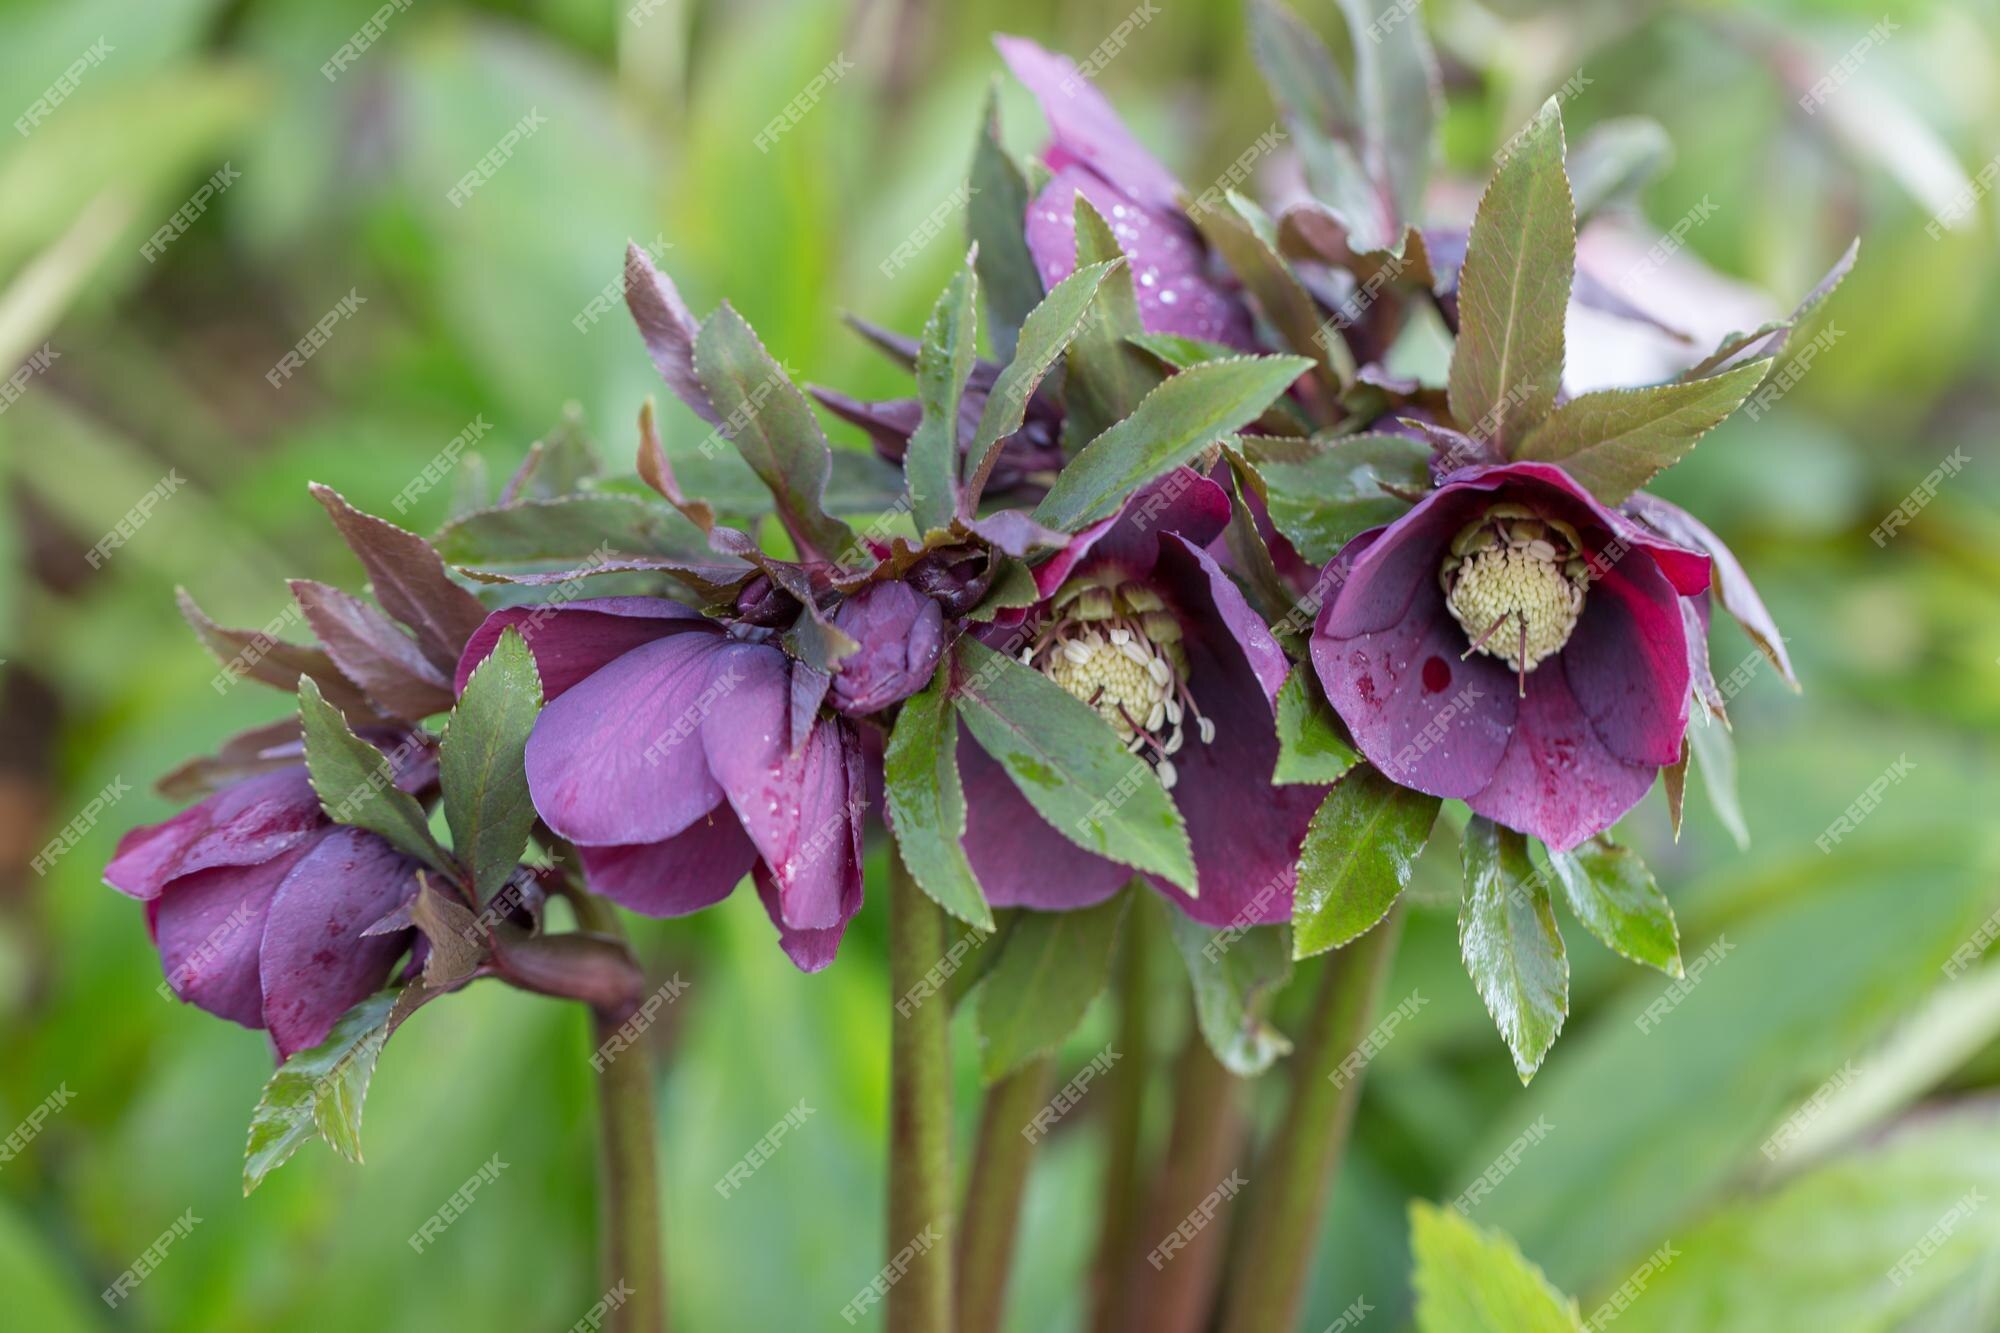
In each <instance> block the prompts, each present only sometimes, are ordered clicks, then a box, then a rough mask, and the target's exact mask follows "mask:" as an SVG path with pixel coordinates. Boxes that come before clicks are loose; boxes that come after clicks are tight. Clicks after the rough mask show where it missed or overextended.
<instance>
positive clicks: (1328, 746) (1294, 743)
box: [1271, 663, 1361, 783]
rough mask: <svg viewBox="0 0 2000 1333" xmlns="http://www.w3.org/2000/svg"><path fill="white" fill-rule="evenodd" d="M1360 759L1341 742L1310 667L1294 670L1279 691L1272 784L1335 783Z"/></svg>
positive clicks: (1328, 705) (1338, 732)
mask: <svg viewBox="0 0 2000 1333" xmlns="http://www.w3.org/2000/svg"><path fill="white" fill-rule="evenodd" d="M1360 758H1361V756H1360V755H1358V754H1356V753H1355V752H1354V747H1352V746H1350V745H1349V744H1348V743H1347V742H1346V741H1345V740H1344V739H1342V737H1341V734H1340V727H1339V724H1338V722H1337V720H1336V718H1335V715H1334V711H1333V705H1332V704H1330V703H1328V702H1327V699H1326V693H1325V691H1323V690H1322V689H1321V688H1320V684H1319V677H1318V675H1317V674H1316V673H1315V672H1314V671H1313V668H1312V665H1311V663H1303V664H1301V665H1299V666H1296V667H1293V668H1292V674H1291V675H1289V676H1287V677H1285V683H1284V685H1283V686H1281V687H1280V688H1279V690H1278V763H1277V767H1276V769H1275V771H1273V772H1272V774H1271V781H1272V782H1274V783H1293V782H1308V783H1311V782H1333V781H1335V780H1337V779H1338V778H1339V777H1340V775H1341V774H1343V773H1345V772H1346V771H1347V770H1348V769H1350V768H1352V767H1354V765H1355V764H1356V763H1357V762H1359V760H1360Z"/></svg>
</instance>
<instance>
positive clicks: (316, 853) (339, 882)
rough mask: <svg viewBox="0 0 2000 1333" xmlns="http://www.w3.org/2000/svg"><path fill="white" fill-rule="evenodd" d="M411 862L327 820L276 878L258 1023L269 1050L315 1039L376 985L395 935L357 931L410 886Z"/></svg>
mask: <svg viewBox="0 0 2000 1333" xmlns="http://www.w3.org/2000/svg"><path fill="white" fill-rule="evenodd" d="M415 874H416V864H415V862H413V861H411V860H410V859H409V858H408V857H405V856H404V855H403V854H402V853H400V852H398V851H397V850H396V849H395V848H393V847H391V846H390V845H389V844H388V843H386V842H384V841H382V840H381V839H380V838H378V837H376V836H374V835H373V834H371V833H363V832H362V831H361V830H359V829H351V828H336V829H334V830H333V831H332V832H331V833H329V834H327V835H326V837H324V838H322V839H321V840H320V842H319V844H318V845H317V846H316V847H314V848H313V849H312V850H311V851H310V852H308V853H307V854H306V855H305V856H304V857H302V858H300V860H299V863H298V864H297V865H295V866H293V867H292V871H291V873H290V874H288V875H286V876H285V879H284V882H283V883H282V884H280V885H279V886H278V891H277V893H276V894H275V895H274V896H273V897H272V899H271V908H270V914H269V917H268V918H267V920H266V921H265V924H264V941H263V947H262V950H261V952H260V954H259V976H260V978H261V980H262V983H263V988H264V1026H265V1027H266V1028H268V1029H269V1030H270V1033H271V1040H272V1042H273V1043H274V1044H276V1046H277V1048H278V1055H279V1057H280V1058H281V1059H282V1058H286V1057H289V1056H290V1055H291V1054H292V1053H293V1052H294V1051H302V1050H305V1049H307V1048H309V1047H312V1046H317V1045H318V1044H319V1043H320V1042H321V1041H323V1040H325V1038H326V1034H327V1032H328V1031H329V1030H331V1029H332V1027H333V1025H334V1023H335V1022H336V1021H338V1020H339V1018H340V1016H341V1015H342V1014H344V1013H346V1012H347V1011H348V1010H349V1009H352V1008H353V1007H354V1006H355V1005H357V1004H359V1003H360V1002H361V1001H362V1000H365V999H367V998H368V997H369V996H370V995H372V994H374V993H375V992H376V991H378V990H380V989H381V988H382V985H383V983H384V982H386V981H387V980H388V979H389V969H390V968H391V967H393V966H394V965H395V962H396V959H397V958H399V957H401V956H402V954H403V951H404V950H405V949H407V948H408V947H409V944H410V938H409V936H408V935H405V934H400V933H399V934H395V935H375V936H363V935H362V933H361V932H362V931H363V930H364V929H366V928H367V926H368V925H369V923H371V922H373V921H375V920H377V919H379V918H380V917H381V916H382V915H383V914H384V913H385V912H388V911H389V910H390V909H392V908H393V907H395V906H396V904H397V903H400V902H402V901H403V900H404V899H405V898H407V897H408V896H409V895H410V894H411V893H412V892H413V891H414V889H415V887H416V879H415Z"/></svg>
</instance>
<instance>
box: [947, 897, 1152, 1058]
mask: <svg viewBox="0 0 2000 1333" xmlns="http://www.w3.org/2000/svg"><path fill="white" fill-rule="evenodd" d="M1131 896H1132V895H1131V893H1130V892H1129V891H1127V892H1120V893H1116V894H1114V895H1112V896H1111V897H1110V898H1107V899H1105V900H1104V901H1103V902H1101V903H1098V904H1097V905H1096V906H1094V907H1085V908H1081V909H1079V910H1076V911H1070V912H1030V911H1023V912H1019V913H1017V914H1016V915H1015V917H1014V920H1013V923H1012V925H1011V926H1010V927H1009V928H1008V931H1007V933H1006V935H1005V936H1004V937H1002V938H1001V939H1000V940H997V941H995V942H994V943H993V944H991V945H989V946H988V947H989V948H991V949H996V950H998V951H999V952H998V953H997V954H996V955H995V957H994V958H993V959H992V961H991V963H990V964H989V966H988V967H987V970H986V975H985V977H984V979H983V980H981V982H980V983H979V1002H978V1006H977V1010H978V1013H977V1023H978V1029H979V1069H980V1073H981V1074H982V1075H983V1076H984V1077H985V1080H986V1081H987V1082H988V1083H993V1082H997V1081H998V1080H1000V1079H1003V1078H1005V1077H1006V1076H1007V1075H1009V1074H1011V1073H1013V1072H1014V1071H1015V1070H1016V1069H1019V1068H1020V1067H1021V1066H1022V1065H1024V1064H1026V1063H1027V1062H1028V1061H1030V1060H1032V1059H1034V1058H1035V1057H1036V1056H1038V1055H1041V1054H1043V1053H1045V1052H1047V1051H1052V1050H1054V1049H1055V1048H1056V1047H1057V1046H1059V1045H1061V1044H1062V1042H1063V1040H1064V1039H1065V1038H1067V1037H1068V1036H1069V1034H1070V1033H1072V1032H1074V1031H1075V1030H1076V1025H1077V1024H1078V1023H1080V1022H1082V1021H1083V1015H1084V1012H1085V1011H1086V1010H1088V1009H1089V1008H1090V1002H1091V1001H1092V1000H1094V999H1096V998H1097V996H1098V994H1099V993H1100V992H1102V991H1103V989H1104V984H1105V982H1106V981H1107V980H1109V979H1110V975H1111V955H1112V951H1113V949H1114V948H1115V946H1116V945H1117V943H1118V926H1119V923H1120V922H1121V921H1123V920H1124V918H1125V911H1126V907H1127V905H1128V904H1129V903H1130V901H1131ZM1121 1054H1123V1052H1121Z"/></svg>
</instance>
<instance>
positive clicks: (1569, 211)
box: [1448, 97, 1576, 453]
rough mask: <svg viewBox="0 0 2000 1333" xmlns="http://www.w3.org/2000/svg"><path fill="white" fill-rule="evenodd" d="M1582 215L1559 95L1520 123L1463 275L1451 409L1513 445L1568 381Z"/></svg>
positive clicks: (1476, 219) (1481, 432)
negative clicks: (1566, 159)
mask: <svg viewBox="0 0 2000 1333" xmlns="http://www.w3.org/2000/svg"><path fill="white" fill-rule="evenodd" d="M1575 270H1576V216H1575V211H1574V209H1573V207H1572V205H1571V202H1570V194H1569V180H1568V178H1567V177H1565V176H1564V175H1563V131H1562V116H1561V113H1560V112H1559V111H1558V110H1557V104H1556V99H1555V98H1553V97H1552V98H1550V99H1549V100H1548V101H1547V102H1546V103H1544V104H1543V106H1542V109H1541V111H1540V112H1539V113H1538V114H1537V115H1536V117H1535V119H1534V120H1533V121H1532V122H1530V123H1529V125H1528V127H1527V129H1525V130H1524V131H1522V132H1521V134H1520V136H1519V137H1518V140H1517V142H1516V143H1515V144H1514V145H1513V148H1512V151H1511V152H1509V153H1508V154H1507V155H1506V156H1505V158H1504V159H1503V160H1502V162H1501V164H1500V167H1499V169H1498V170H1497V171H1495V172H1494V173H1493V179H1492V181H1491V182H1490V183H1489V184H1488V185H1487V187H1486V193H1485V194H1483V195H1481V196H1480V199H1479V208H1478V211H1477V212H1475V213H1474V214H1473V219H1472V231H1471V234H1470V236H1469V237H1468V239H1467V241H1466V251H1465V263H1464V265H1463V266H1462V268H1461V269H1460V271H1459V282H1458V344H1457V346H1456V348H1455V349H1454V350H1453V352H1452V358H1451V377H1450V381H1449V385H1448V387H1449V389H1450V394H1451V411H1452V415H1453V416H1454V417H1456V418H1457V419H1458V424H1459V426H1460V427H1461V428H1462V429H1463V430H1465V432H1466V433H1467V434H1469V435H1472V436H1474V437H1476V438H1479V439H1485V440H1491V441H1493V442H1494V443H1495V444H1496V445H1498V446H1499V447H1500V449H1501V450H1502V452H1503V453H1511V451H1512V450H1513V448H1514V446H1515V445H1516V444H1517V443H1519V441H1520V440H1521V438H1522V437H1523V436H1525V435H1526V434H1527V432H1528V429H1529V428H1530V427H1532V426H1533V425H1535V423H1537V422H1539V421H1540V420H1541V419H1542V418H1543V417H1545V416H1547V415H1548V413H1549V409H1550V407H1551V406H1553V405H1554V403H1555V400H1556V391H1557V390H1558V389H1559V388H1560V387H1561V386H1562V372H1563V319H1564V316H1565V315H1566V313H1567V311H1568V309H1569V289H1570V280H1571V277H1572V275H1573V274H1574V272H1575Z"/></svg>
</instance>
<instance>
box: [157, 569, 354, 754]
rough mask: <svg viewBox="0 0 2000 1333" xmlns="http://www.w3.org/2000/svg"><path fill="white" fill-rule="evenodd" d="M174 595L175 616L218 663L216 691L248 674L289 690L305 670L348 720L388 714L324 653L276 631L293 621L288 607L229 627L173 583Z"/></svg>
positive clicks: (259, 681)
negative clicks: (261, 623) (248, 625)
mask: <svg viewBox="0 0 2000 1333" xmlns="http://www.w3.org/2000/svg"><path fill="white" fill-rule="evenodd" d="M174 598H175V601H176V603H177V604H178V605H179V606H180V611H181V618H182V619H184V620H186V621H187V623H188V626H189V628H191V629H192V630H194V633H195V637H196V638H197V639H200V640H201V644H202V647H204V648H206V649H208V651H209V652H210V653H211V654H213V655H214V657H215V660H216V661H218V662H220V663H221V664H222V670H221V671H219V672H217V673H216V676H215V680H214V681H213V682H212V683H213V684H214V687H215V692H216V693H217V694H221V693H223V692H224V691H225V690H227V689H228V688H229V686H230V685H232V684H234V683H235V682H236V681H238V680H254V681H256V682H257V683H258V684H260V685H269V686H271V687H272V688H273V689H279V690H283V691H285V692H286V693H287V694H290V693H292V692H293V691H295V690H296V689H297V688H298V683H299V677H300V676H309V677H311V678H312V679H313V681H314V682H315V683H317V684H318V685H319V687H320V692H321V693H322V694H324V695H325V696H326V699H327V702H328V703H330V704H332V705H333V706H334V707H335V708H338V709H339V710H340V711H341V712H342V713H343V714H345V715H346V717H347V720H348V723H349V724H350V725H352V726H357V727H365V726H371V725H376V724H380V723H384V722H388V721H390V720H391V719H389V718H387V717H385V716H384V715H383V714H382V713H381V712H379V711H378V710H377V709H376V707H375V705H374V704H372V703H370V702H369V701H368V698H367V696H366V695H364V694H363V693H362V692H361V689H360V687H359V686H357V685H355V683H354V682H353V681H351V680H349V679H348V678H347V677H346V676H344V675H342V674H341V673H340V668H339V667H337V666H335V665H334V664H333V659H332V658H331V657H329V656H327V655H326V653H324V652H323V651H321V650H320V649H318V648H307V647H302V646H300V645H299V644H295V643H291V642H288V641H287V640H285V639H282V638H280V637H279V633H280V630H281V629H282V627H283V626H284V625H286V624H289V623H294V613H293V612H292V611H291V610H290V609H287V611H286V612H285V613H284V614H282V615H279V616H277V617H275V618H274V619H273V620H272V621H271V623H270V624H268V625H266V626H265V627H264V628H262V629H230V628H229V627H227V626H224V625H218V624H216V623H215V621H213V620H211V619H209V617H208V614H207V613H206V612H205V611H203V610H202V609H201V607H199V606H197V605H196V604H195V600H194V597H193V596H192V595H191V594H190V593H189V592H188V590H187V589H186V588H176V589H174ZM297 618H299V619H302V618H303V616H302V615H299V616H298V617H297Z"/></svg>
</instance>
